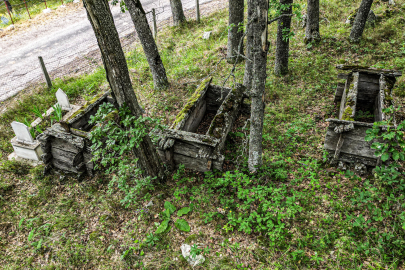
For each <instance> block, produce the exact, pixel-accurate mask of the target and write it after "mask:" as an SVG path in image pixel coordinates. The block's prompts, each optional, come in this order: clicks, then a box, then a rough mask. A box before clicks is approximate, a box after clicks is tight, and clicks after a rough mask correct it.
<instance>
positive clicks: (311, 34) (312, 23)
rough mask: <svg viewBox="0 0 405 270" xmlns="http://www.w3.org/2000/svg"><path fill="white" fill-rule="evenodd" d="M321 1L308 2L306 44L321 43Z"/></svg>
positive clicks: (310, 0) (311, 0) (309, 0)
mask: <svg viewBox="0 0 405 270" xmlns="http://www.w3.org/2000/svg"><path fill="white" fill-rule="evenodd" d="M320 39H321V35H320V33H319V0H308V7H307V27H306V30H305V43H308V42H312V41H319V40H320Z"/></svg>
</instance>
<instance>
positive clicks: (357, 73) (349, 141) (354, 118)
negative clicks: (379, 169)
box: [324, 65, 402, 168]
mask: <svg viewBox="0 0 405 270" xmlns="http://www.w3.org/2000/svg"><path fill="white" fill-rule="evenodd" d="M337 68H338V69H340V70H344V71H347V72H348V73H341V74H339V75H338V79H344V80H346V81H345V82H344V83H339V84H338V86H337V90H336V94H335V103H336V104H338V108H339V119H327V120H326V121H328V122H329V123H330V124H329V128H328V130H327V133H326V137H325V145H324V148H325V150H326V151H327V152H328V154H329V158H330V161H331V164H332V165H337V164H339V165H340V166H344V165H345V164H348V165H355V168H367V167H375V166H377V165H379V164H380V163H381V161H380V159H379V158H378V157H376V156H375V155H374V153H375V150H374V149H371V144H372V142H366V141H365V137H366V131H367V130H368V129H370V128H372V127H373V124H374V122H379V121H384V120H386V119H387V117H388V116H387V115H385V114H384V113H383V109H385V108H388V107H390V106H391V105H392V97H391V93H392V89H393V87H394V84H395V82H396V78H397V77H400V76H401V75H402V73H401V72H399V71H396V70H386V69H374V68H369V67H362V66H345V65H338V66H337ZM339 104H340V105H339Z"/></svg>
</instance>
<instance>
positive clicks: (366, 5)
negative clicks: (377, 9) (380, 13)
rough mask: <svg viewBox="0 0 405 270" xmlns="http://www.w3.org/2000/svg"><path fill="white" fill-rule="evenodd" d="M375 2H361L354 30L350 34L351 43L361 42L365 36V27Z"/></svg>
mask: <svg viewBox="0 0 405 270" xmlns="http://www.w3.org/2000/svg"><path fill="white" fill-rule="evenodd" d="M372 5H373V0H363V1H361V4H360V8H359V10H358V11H357V15H356V18H355V19H354V23H353V28H352V31H351V32H350V41H351V42H354V43H358V42H360V39H361V36H362V35H363V31H364V27H365V26H366V22H367V17H368V13H369V12H370V9H371V6H372Z"/></svg>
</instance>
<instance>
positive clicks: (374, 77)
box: [359, 73, 380, 85]
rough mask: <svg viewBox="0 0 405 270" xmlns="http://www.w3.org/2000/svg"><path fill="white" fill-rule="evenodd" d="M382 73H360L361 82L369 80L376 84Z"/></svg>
mask: <svg viewBox="0 0 405 270" xmlns="http://www.w3.org/2000/svg"><path fill="white" fill-rule="evenodd" d="M379 79H380V75H376V74H368V73H360V76H359V82H369V83H374V84H377V85H378V84H379Z"/></svg>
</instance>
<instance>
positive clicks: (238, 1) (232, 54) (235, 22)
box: [226, 0, 245, 63]
mask: <svg viewBox="0 0 405 270" xmlns="http://www.w3.org/2000/svg"><path fill="white" fill-rule="evenodd" d="M244 9H245V6H244V0H229V22H228V27H229V29H228V50H227V54H226V58H227V59H228V62H231V63H233V62H234V61H235V60H236V55H237V54H238V53H240V54H243V47H240V49H239V42H240V40H241V38H242V36H243V30H241V31H239V25H240V24H243V19H244Z"/></svg>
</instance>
